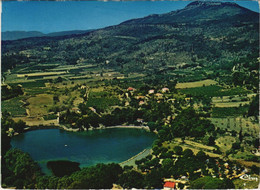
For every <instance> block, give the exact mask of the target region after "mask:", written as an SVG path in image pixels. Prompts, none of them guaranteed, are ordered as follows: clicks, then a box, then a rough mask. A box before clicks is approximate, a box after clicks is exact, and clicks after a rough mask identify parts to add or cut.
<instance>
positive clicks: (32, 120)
mask: <svg viewBox="0 0 260 190" xmlns="http://www.w3.org/2000/svg"><path fill="white" fill-rule="evenodd" d="M13 120H14V121H15V122H17V121H19V120H22V121H24V122H25V123H26V125H28V126H39V125H45V126H59V124H58V122H57V119H52V120H44V119H43V118H42V117H14V118H13Z"/></svg>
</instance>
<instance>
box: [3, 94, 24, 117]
mask: <svg viewBox="0 0 260 190" xmlns="http://www.w3.org/2000/svg"><path fill="white" fill-rule="evenodd" d="M1 104H2V112H3V111H8V112H10V113H11V115H12V116H20V115H26V111H25V108H24V107H22V106H23V103H22V102H21V98H20V97H15V98H12V99H10V100H5V101H2V102H1Z"/></svg>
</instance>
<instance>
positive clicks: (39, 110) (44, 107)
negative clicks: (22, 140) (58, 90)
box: [27, 94, 53, 117]
mask: <svg viewBox="0 0 260 190" xmlns="http://www.w3.org/2000/svg"><path fill="white" fill-rule="evenodd" d="M27 101H28V102H29V106H28V109H29V114H30V115H29V116H33V117H36V116H43V115H46V114H48V107H50V106H51V105H52V104H53V95H50V94H38V95H36V96H35V97H31V98H29V99H28V100H27Z"/></svg>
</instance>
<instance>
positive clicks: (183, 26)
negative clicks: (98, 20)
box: [2, 2, 259, 74]
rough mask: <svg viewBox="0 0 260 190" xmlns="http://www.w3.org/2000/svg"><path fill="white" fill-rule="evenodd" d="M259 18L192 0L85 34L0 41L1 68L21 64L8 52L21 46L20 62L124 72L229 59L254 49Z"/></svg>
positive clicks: (219, 4) (237, 9) (238, 9)
mask: <svg viewBox="0 0 260 190" xmlns="http://www.w3.org/2000/svg"><path fill="white" fill-rule="evenodd" d="M258 18H259V14H258V13H255V12H253V11H250V10H248V9H246V8H243V7H240V6H238V5H237V4H235V3H223V2H217V3H216V2H193V3H190V4H189V5H188V6H186V7H185V8H184V9H181V10H177V11H173V12H170V13H167V14H162V15H150V16H148V17H145V18H141V19H134V20H129V21H126V22H123V23H121V24H119V25H117V26H111V27H107V28H104V29H100V30H96V31H92V32H89V33H87V34H80V35H76V36H65V37H55V38H46V37H43V38H30V39H24V40H18V41H12V42H2V44H3V53H4V54H3V66H2V68H4V69H5V68H9V65H8V64H10V63H11V62H12V65H15V64H19V63H21V59H23V57H18V58H17V59H14V58H10V55H11V54H12V53H14V52H20V51H22V50H27V51H29V50H30V51H31V52H33V56H30V57H29V58H28V56H26V57H24V60H23V61H24V62H35V61H38V62H39V61H40V62H42V63H45V62H60V63H63V64H77V61H78V60H84V61H85V62H86V63H92V64H97V65H100V66H102V67H103V68H113V69H115V70H118V71H120V72H123V73H125V72H128V73H129V72H140V73H150V74H152V73H154V72H155V71H158V70H167V69H169V68H177V67H181V66H183V65H195V66H196V65H197V66H198V65H200V66H203V65H204V66H205V65H212V64H215V65H221V64H228V63H230V62H232V61H233V60H235V59H239V58H242V57H245V56H247V55H248V54H257V52H258V51H259V42H258V39H259V33H258V28H259V20H258ZM44 47H48V48H49V49H48V51H43V48H44ZM20 55H21V54H20ZM21 56H23V55H21ZM24 56H25V55H24ZM10 59H12V60H10ZM7 60H9V62H8V61H7ZM106 60H108V61H109V64H106ZM5 64H6V65H5Z"/></svg>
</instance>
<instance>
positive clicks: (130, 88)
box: [127, 87, 135, 91]
mask: <svg viewBox="0 0 260 190" xmlns="http://www.w3.org/2000/svg"><path fill="white" fill-rule="evenodd" d="M127 91H135V89H134V88H132V87H129V88H128V89H127Z"/></svg>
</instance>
